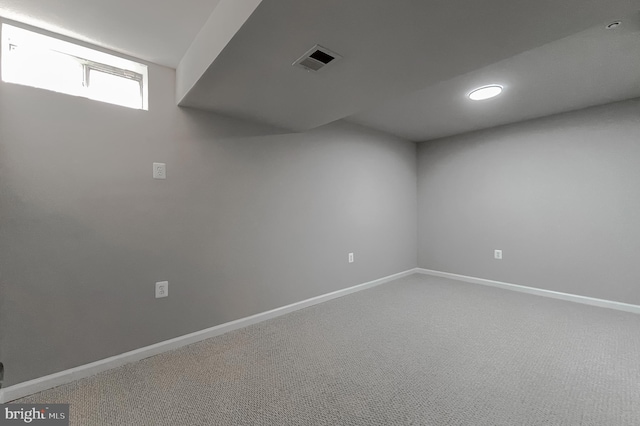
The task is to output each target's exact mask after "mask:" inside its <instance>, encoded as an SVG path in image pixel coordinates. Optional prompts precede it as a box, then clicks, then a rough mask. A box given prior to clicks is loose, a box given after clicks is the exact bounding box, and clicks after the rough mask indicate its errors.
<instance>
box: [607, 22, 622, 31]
mask: <svg viewBox="0 0 640 426" xmlns="http://www.w3.org/2000/svg"><path fill="white" fill-rule="evenodd" d="M620 25H622V22H620V21H615V22H612V23H610V24H609V25H607V29H608V30H615V29H616V28H618V27H619V26H620Z"/></svg>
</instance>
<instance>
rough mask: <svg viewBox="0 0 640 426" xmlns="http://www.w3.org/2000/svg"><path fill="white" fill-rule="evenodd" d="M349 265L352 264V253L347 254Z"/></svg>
mask: <svg viewBox="0 0 640 426" xmlns="http://www.w3.org/2000/svg"><path fill="white" fill-rule="evenodd" d="M349 263H353V253H349Z"/></svg>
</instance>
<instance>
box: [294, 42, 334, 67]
mask: <svg viewBox="0 0 640 426" xmlns="http://www.w3.org/2000/svg"><path fill="white" fill-rule="evenodd" d="M338 59H342V56H340V55H338V54H337V53H335V52H332V51H330V50H329V49H326V48H324V47H322V46H320V45H317V44H316V45H315V46H313V47H312V48H311V49H309V50H307V52H306V53H305V54H304V55H302V56H301V57H300V58H298V60H297V61H295V62H294V63H293V64H292V65H293V66H294V67H300V68H303V69H305V70H307V71H320V70H321V69H323V68H325V67H326V66H327V65H329V64H332V63H334V62H335V61H337V60H338Z"/></svg>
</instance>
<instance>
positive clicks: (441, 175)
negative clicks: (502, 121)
mask: <svg viewBox="0 0 640 426" xmlns="http://www.w3.org/2000/svg"><path fill="white" fill-rule="evenodd" d="M418 229H419V238H418V264H419V266H420V267H422V268H428V269H435V270H439V271H445V272H453V273H457V274H462V275H470V276H474V277H480V278H486V279H492V280H498V281H506V282H510V283H514V284H520V285H526V286H532V287H539V288H544V289H549V290H555V291H561V292H567V293H574V294H579V295H584V296H591V297H597V298H603V299H609V300H615V301H621V302H627V303H632V304H640V101H639V100H633V101H627V102H621V103H616V104H610V105H607V106H603V107H597V108H592V109H587V110H582V111H578V112H573V113H568V114H563V115H557V116H553V117H549V118H545V119H540V120H535V121H530V122H525V123H520V124H514V125H510V126H505V127H500V128H494V129H490V130H487V131H481V132H475V133H470V134H466V135H461V136H457V137H451V138H446V139H441V140H437V141H433V142H426V143H422V144H419V146H418ZM494 249H502V250H503V251H504V252H503V256H504V259H503V260H501V261H498V260H494V259H493V250H494Z"/></svg>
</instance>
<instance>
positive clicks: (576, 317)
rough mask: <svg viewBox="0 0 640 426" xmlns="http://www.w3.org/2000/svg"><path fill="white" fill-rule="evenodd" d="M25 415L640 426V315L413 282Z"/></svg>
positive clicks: (167, 359) (144, 364) (144, 369)
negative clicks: (54, 410) (62, 408)
mask: <svg viewBox="0 0 640 426" xmlns="http://www.w3.org/2000/svg"><path fill="white" fill-rule="evenodd" d="M17 402H31V403H33V402H45V403H56V402H58V403H63V402H64V403H71V419H72V421H71V424H73V425H83V426H90V425H118V426H122V425H172V426H175V425H217V424H220V425H396V424H397V425H509V426H512V425H598V426H614V425H639V424H640V315H634V314H629V313H623V312H617V311H613V310H608V309H602V308H596V307H591V306H585V305H579V304H574V303H570V302H564V301H560V300H554V299H547V298H542V297H537V296H531V295H526V294H522V293H516V292H510V291H506V290H501V289H496V288H491V287H485V286H480V285H476V284H467V283H461V282H457V281H452V280H447V279H443V278H435V277H429V276H423V275H413V276H410V277H406V278H403V279H400V280H397V281H394V282H392V283H388V284H384V285H382V286H379V287H376V288H373V289H370V290H366V291H362V292H358V293H354V294H352V295H348V296H345V297H342V298H339V299H335V300H332V301H329V302H326V303H323V304H320V305H316V306H313V307H310V308H307V309H304V310H301V311H297V312H294V313H291V314H288V315H286V316H282V317H279V318H276V319H272V320H270V321H266V322H263V323H260V324H257V325H254V326H250V327H248V328H245V329H242V330H238V331H235V332H231V333H228V334H226V335H223V336H219V337H215V338H212V339H209V340H206V341H203V342H200V343H197V344H194V345H191V346H187V347H184V348H181V349H178V350H175V351H173V352H169V353H166V354H162V355H159V356H155V357H153V358H148V359H146V360H142V361H139V362H136V363H134V364H130V365H127V366H124V367H121V368H118V369H115V370H111V371H108V372H104V373H101V374H99V375H97V376H94V377H90V378H87V379H83V380H79V381H77V382H74V383H71V384H68V385H64V386H61V387H58V388H55V389H51V390H48V391H45V392H42V393H40V394H37V395H33V396H31V397H28V398H24V399H22V400H20V401H17Z"/></svg>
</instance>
